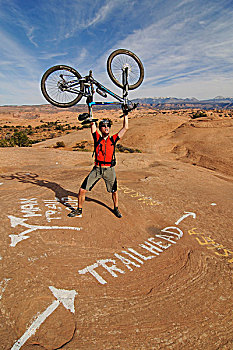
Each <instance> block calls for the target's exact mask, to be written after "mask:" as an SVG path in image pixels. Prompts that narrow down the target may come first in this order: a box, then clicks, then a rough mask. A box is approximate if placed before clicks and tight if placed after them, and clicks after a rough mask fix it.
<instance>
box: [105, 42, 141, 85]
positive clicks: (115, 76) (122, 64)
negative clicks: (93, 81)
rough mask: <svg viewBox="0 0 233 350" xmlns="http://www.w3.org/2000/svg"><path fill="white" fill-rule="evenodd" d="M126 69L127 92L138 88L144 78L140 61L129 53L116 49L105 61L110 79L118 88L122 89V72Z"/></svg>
mask: <svg viewBox="0 0 233 350" xmlns="http://www.w3.org/2000/svg"><path fill="white" fill-rule="evenodd" d="M126 67H128V84H129V90H134V89H136V88H137V87H139V86H140V85H141V83H142V81H143V78H144V67H143V64H142V62H141V61H140V59H139V58H138V57H137V56H136V55H135V54H134V53H133V52H131V51H129V50H125V49H118V50H115V51H113V52H112V53H111V55H110V56H109V57H108V61H107V71H108V75H109V77H110V79H111V80H112V82H113V83H114V84H116V85H117V86H118V87H120V88H123V84H122V70H123V68H126Z"/></svg>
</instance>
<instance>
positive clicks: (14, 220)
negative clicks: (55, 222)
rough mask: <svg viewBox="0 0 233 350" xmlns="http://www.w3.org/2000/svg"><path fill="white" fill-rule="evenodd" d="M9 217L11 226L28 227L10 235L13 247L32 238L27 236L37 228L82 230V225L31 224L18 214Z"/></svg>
mask: <svg viewBox="0 0 233 350" xmlns="http://www.w3.org/2000/svg"><path fill="white" fill-rule="evenodd" d="M8 218H9V219H10V222H11V227H16V226H19V225H20V226H24V227H26V228H28V229H27V230H25V231H23V232H21V233H19V234H18V235H9V237H10V238H11V244H10V246H11V247H15V246H16V244H17V243H19V242H20V241H22V240H24V239H27V238H30V236H26V234H27V233H30V232H33V231H36V230H77V231H80V230H81V229H82V227H70V226H40V225H29V224H27V223H26V222H25V221H27V220H28V219H22V218H18V217H16V216H12V215H9V216H8Z"/></svg>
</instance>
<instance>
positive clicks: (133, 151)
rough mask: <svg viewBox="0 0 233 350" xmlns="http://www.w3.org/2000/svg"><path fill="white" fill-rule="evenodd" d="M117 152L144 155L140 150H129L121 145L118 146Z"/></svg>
mask: <svg viewBox="0 0 233 350" xmlns="http://www.w3.org/2000/svg"><path fill="white" fill-rule="evenodd" d="M116 150H117V151H118V152H123V153H142V151H140V150H139V149H134V148H129V147H125V146H123V145H121V144H120V143H119V144H118V145H116Z"/></svg>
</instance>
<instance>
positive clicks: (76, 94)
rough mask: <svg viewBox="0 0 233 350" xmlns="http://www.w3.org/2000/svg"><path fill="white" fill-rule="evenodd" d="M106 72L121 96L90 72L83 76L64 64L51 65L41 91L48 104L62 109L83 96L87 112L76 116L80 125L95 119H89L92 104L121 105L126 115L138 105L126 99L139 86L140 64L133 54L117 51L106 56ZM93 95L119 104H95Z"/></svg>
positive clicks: (140, 77) (141, 66)
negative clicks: (120, 92) (119, 89)
mask: <svg viewBox="0 0 233 350" xmlns="http://www.w3.org/2000/svg"><path fill="white" fill-rule="evenodd" d="M107 72H108V75H109V77H110V79H111V80H112V82H113V83H114V84H115V85H117V86H118V87H119V88H121V89H122V91H123V93H122V96H119V95H117V94H116V93H114V92H112V91H111V90H110V89H108V88H106V87H105V86H104V85H102V84H101V83H100V82H98V81H97V80H95V79H94V77H93V74H92V71H89V74H88V75H87V76H84V77H82V76H81V75H80V74H79V72H78V71H77V70H76V69H74V68H72V67H69V66H66V65H57V66H53V67H51V68H49V69H48V70H47V71H46V72H45V73H44V75H43V76H42V79H41V91H42V94H43V96H44V97H45V99H46V100H47V101H48V102H50V103H51V104H52V105H54V106H56V107H61V108H68V107H72V106H74V105H75V104H77V103H78V102H79V101H80V100H81V99H82V97H86V104H87V106H88V112H89V113H83V114H80V115H79V117H78V119H79V120H80V121H82V124H87V123H90V122H93V121H96V120H97V119H93V118H92V107H93V106H94V105H110V104H120V105H121V108H122V111H123V115H127V114H128V113H129V112H130V111H132V110H133V109H135V108H136V107H137V105H138V104H135V103H133V102H132V101H129V100H128V91H129V90H134V89H136V88H137V87H139V86H140V85H141V83H142V81H143V78H144V67H143V64H142V62H141V60H140V59H139V58H138V57H137V56H136V55H135V54H134V53H133V52H131V51H129V50H125V49H118V50H115V51H113V52H112V53H111V54H110V56H109V57H108V60H107ZM95 92H97V93H98V94H99V95H101V96H102V97H103V98H107V97H108V96H111V97H113V98H114V99H115V100H117V101H118V102H109V101H108V102H107V101H106V102H95V101H94V93H95ZM123 115H122V116H123Z"/></svg>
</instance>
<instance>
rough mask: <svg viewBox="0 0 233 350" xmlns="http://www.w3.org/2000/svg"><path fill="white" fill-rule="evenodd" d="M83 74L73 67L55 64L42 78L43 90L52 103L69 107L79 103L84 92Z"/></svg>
mask: <svg viewBox="0 0 233 350" xmlns="http://www.w3.org/2000/svg"><path fill="white" fill-rule="evenodd" d="M81 78H82V76H81V75H80V74H79V73H78V72H77V71H76V70H75V69H74V68H72V67H69V66H54V67H51V68H49V69H48V70H47V71H46V72H45V73H44V75H43V77H42V79H41V91H42V94H43V95H44V97H45V98H46V100H47V101H48V102H50V103H51V104H52V105H54V106H57V107H61V108H67V107H71V106H74V105H75V104H76V103H78V102H79V101H80V100H81V98H82V96H83V92H84V85H83V81H82V80H81V81H80V79H81Z"/></svg>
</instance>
